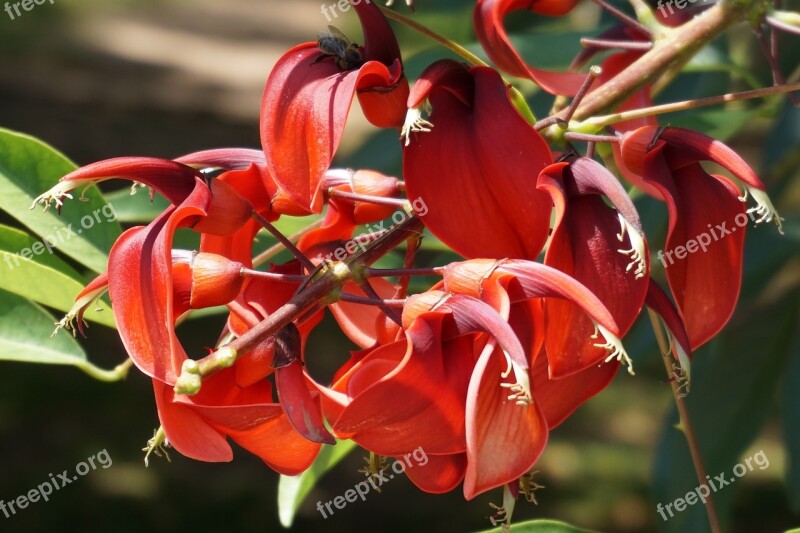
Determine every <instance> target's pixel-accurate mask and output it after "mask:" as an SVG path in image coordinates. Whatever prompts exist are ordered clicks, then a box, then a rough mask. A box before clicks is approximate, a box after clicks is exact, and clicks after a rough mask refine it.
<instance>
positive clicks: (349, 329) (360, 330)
mask: <svg viewBox="0 0 800 533" xmlns="http://www.w3.org/2000/svg"><path fill="white" fill-rule="evenodd" d="M369 283H370V285H371V286H372V288H373V289H374V290H375V292H377V293H378V296H379V297H381V298H384V299H389V298H394V297H395V295H396V292H397V289H396V288H395V286H394V285H392V284H391V283H389V282H388V281H386V280H385V279H382V278H371V279H370V280H369ZM342 290H343V291H344V292H345V293H347V294H350V295H355V296H362V297H366V296H367V294H366V293H365V292H364V291H363V289H361V288H360V287H359V286H358V285H355V284H354V283H348V284H347V285H345V286H344V287H343V289H342ZM329 309H330V310H331V313H333V316H334V318H336V322H337V323H338V324H339V327H340V328H341V330H342V331H343V332H344V334H345V335H347V337H348V338H349V339H350V340H351V341H353V342H354V343H356V344H357V345H358V346H359V347H361V348H370V347H372V346H375V342H376V341H377V335H378V331H377V330H376V327H375V324H376V323H377V321H378V320H379V319H383V317H385V316H386V315H385V313H384V312H383V311H381V309H380V308H379V307H377V306H372V305H362V304H355V303H349V302H338V303H335V304H333V305H331V306H329Z"/></svg>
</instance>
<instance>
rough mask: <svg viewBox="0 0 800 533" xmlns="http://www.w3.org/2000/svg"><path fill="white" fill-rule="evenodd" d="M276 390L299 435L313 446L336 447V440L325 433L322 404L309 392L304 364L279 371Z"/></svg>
mask: <svg viewBox="0 0 800 533" xmlns="http://www.w3.org/2000/svg"><path fill="white" fill-rule="evenodd" d="M275 388H276V389H277V391H278V399H279V400H280V402H281V405H283V408H284V410H285V411H286V416H287V417H288V418H289V422H291V423H292V426H294V429H295V430H297V432H298V433H300V434H301V435H302V436H304V437H305V438H306V439H308V440H310V441H312V442H320V443H327V444H336V439H334V438H333V435H331V434H330V433H328V430H327V429H325V423H324V422H323V420H322V411H321V409H320V406H319V400H318V399H315V398H313V397H312V396H311V392H310V391H309V390H308V386H307V385H306V381H305V377H304V376H303V366H302V363H301V362H300V361H295V362H294V363H291V364H290V365H288V366H282V367H280V368H276V369H275Z"/></svg>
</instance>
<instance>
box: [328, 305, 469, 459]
mask: <svg viewBox="0 0 800 533" xmlns="http://www.w3.org/2000/svg"><path fill="white" fill-rule="evenodd" d="M441 319H442V315H440V314H435V313H431V314H429V315H427V316H426V317H421V318H418V319H417V320H416V321H415V322H414V324H413V325H412V326H411V328H409V329H408V330H407V334H408V340H407V341H405V340H403V341H397V342H395V343H392V344H389V345H386V346H383V347H380V348H378V349H376V350H375V351H373V352H372V353H370V354H369V355H368V356H366V357H365V358H364V359H363V360H362V361H360V362H359V363H358V364H356V365H355V366H354V367H353V369H352V370H351V371H350V372H348V373H347V374H346V375H345V377H344V378H343V379H342V380H341V381H340V382H338V383H336V385H335V389H336V390H339V391H342V392H346V393H347V395H348V397H350V398H352V400H351V402H350V403H349V405H347V406H346V407H345V409H344V410H343V411H341V412H340V413H341V414H340V415H339V416H338V418H337V419H336V420H335V421H334V422H333V425H332V428H333V430H334V431H335V432H336V434H337V435H339V436H340V437H343V438H351V439H353V440H354V441H356V442H357V443H359V444H360V445H361V446H363V447H365V448H367V449H369V450H371V451H374V452H376V453H379V454H381V455H402V454H403V453H406V452H409V451H410V450H413V449H415V448H417V447H422V448H423V449H424V450H425V452H426V453H439V454H441V453H455V452H461V451H463V450H464V446H465V444H464V402H465V398H466V390H467V380H468V379H469V374H470V370H471V366H472V360H473V359H472V349H471V346H472V341H471V339H470V338H467V337H462V338H459V339H457V340H454V341H450V342H447V343H445V344H444V346H443V345H442V339H441ZM329 401H330V400H323V403H324V404H325V403H327V402H329ZM329 407H333V410H334V412H335V411H337V410H338V409H337V408H336V407H335V406H329ZM327 412H329V410H326V413H327Z"/></svg>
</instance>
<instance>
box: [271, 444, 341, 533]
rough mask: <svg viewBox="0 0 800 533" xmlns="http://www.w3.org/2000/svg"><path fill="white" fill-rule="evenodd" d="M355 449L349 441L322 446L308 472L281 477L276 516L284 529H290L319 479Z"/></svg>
mask: <svg viewBox="0 0 800 533" xmlns="http://www.w3.org/2000/svg"><path fill="white" fill-rule="evenodd" d="M355 447H356V444H355V443H354V442H353V441H350V440H340V441H338V442H337V443H336V446H327V445H326V446H323V447H322V450H320V452H319V455H318V456H317V458H316V460H315V461H314V464H312V465H311V467H310V468H309V469H308V470H306V471H305V472H303V473H302V474H300V475H299V476H281V479H280V481H279V482H278V516H279V517H280V521H281V524H283V526H284V527H287V528H288V527H291V525H292V522H293V521H294V517H295V515H296V513H297V509H299V508H300V505H301V504H302V503H303V500H305V498H306V496H308V493H309V492H311V489H313V488H314V485H316V484H317V482H318V481H319V480H320V478H322V476H323V475H325V473H326V472H328V471H329V470H330V469H331V468H333V467H334V466H336V465H337V464H338V463H339V461H341V460H342V459H344V458H345V457H346V456H347V454H348V453H350V452H351V451H353V449H354V448H355Z"/></svg>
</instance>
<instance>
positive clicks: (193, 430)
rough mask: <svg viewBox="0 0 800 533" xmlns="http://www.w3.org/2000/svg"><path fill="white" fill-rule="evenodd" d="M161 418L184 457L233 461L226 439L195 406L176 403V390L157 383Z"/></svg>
mask: <svg viewBox="0 0 800 533" xmlns="http://www.w3.org/2000/svg"><path fill="white" fill-rule="evenodd" d="M153 388H154V389H155V395H156V407H157V408H158V418H159V420H160V422H161V427H162V428H164V433H166V435H167V440H168V441H169V443H170V444H171V445H172V446H173V447H174V448H175V449H176V450H178V451H179V452H180V453H181V454H183V455H185V456H186V457H191V458H192V459H197V460H198V461H210V462H222V461H230V460H231V459H233V451H232V450H231V447H230V445H229V444H228V443H227V441H226V440H225V436H224V435H222V434H221V433H220V432H219V431H217V430H216V429H214V428H213V427H212V426H211V425H210V424H209V423H208V422H206V421H205V420H204V419H203V418H202V417H201V416H200V415H198V414H197V413H195V412H194V410H193V409H192V408H191V407H188V406H186V405H183V404H179V403H173V399H174V397H175V393H174V392H173V391H172V387H170V386H168V385H165V384H164V383H163V382H161V381H158V380H155V379H154V380H153Z"/></svg>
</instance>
